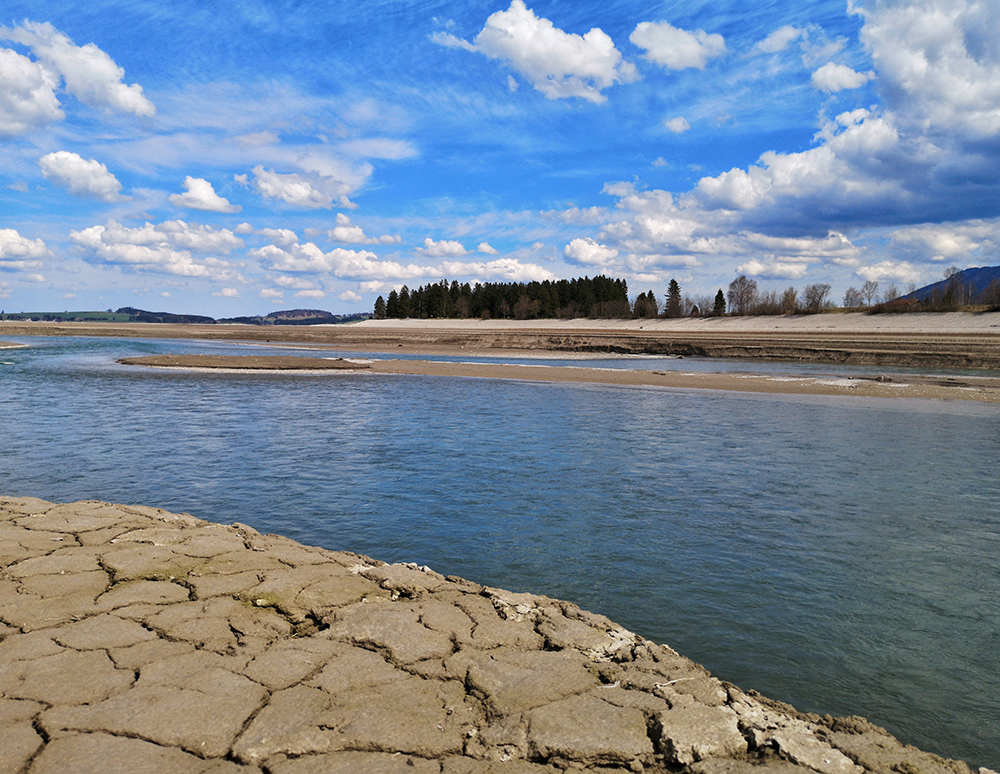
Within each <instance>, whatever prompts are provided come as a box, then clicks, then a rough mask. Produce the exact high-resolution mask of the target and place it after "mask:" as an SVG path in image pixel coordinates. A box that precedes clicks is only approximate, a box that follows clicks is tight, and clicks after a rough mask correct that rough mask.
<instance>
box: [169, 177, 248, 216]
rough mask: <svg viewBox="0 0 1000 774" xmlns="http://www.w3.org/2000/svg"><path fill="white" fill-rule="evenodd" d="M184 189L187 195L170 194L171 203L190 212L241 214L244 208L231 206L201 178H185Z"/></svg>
mask: <svg viewBox="0 0 1000 774" xmlns="http://www.w3.org/2000/svg"><path fill="white" fill-rule="evenodd" d="M184 188H186V189H187V193H183V194H170V203H171V204H175V205H177V206H178V207H186V208H187V209H189V210H206V211H208V212H226V213H234V212H239V211H240V210H242V209H243V208H242V207H240V206H239V205H236V204H230V203H229V202H228V201H227V200H226V199H224V198H223V197H221V196H219V195H218V194H217V193H216V192H215V189H214V188H212V184H211V183H210V182H208V181H207V180H203V179H202V178H200V177H191V176H190V175H189V176H188V177H185V178H184Z"/></svg>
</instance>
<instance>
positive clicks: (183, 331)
mask: <svg viewBox="0 0 1000 774" xmlns="http://www.w3.org/2000/svg"><path fill="white" fill-rule="evenodd" d="M0 335H7V336H30V335H49V336H62V335H68V336H128V337H152V338H179V339H206V340H226V341H245V342H258V343H268V344H271V345H282V344H286V345H296V346H309V347H316V348H327V349H340V350H349V351H365V352H391V351H399V352H406V353H417V354H419V353H427V354H456V353H462V352H465V353H483V354H502V353H516V352H607V353H623V354H625V353H630V354H655V355H668V354H677V355H685V356H702V357H750V358H764V359H769V360H776V361H783V362H822V363H844V364H854V365H879V366H890V365H897V366H921V367H954V368H989V369H1000V312H986V313H977V314H973V313H965V312H953V313H948V314H900V315H868V314H861V313H837V314H820V315H790V316H778V317H722V318H684V319H673V320H667V319H656V320H579V319H578V320H525V321H516V320H369V321H367V322H362V323H357V324H351V325H316V326H252V325H160V324H151V323H146V324H143V323H135V324H118V323H96V322H95V323H87V322H79V323H43V322H36V323H32V322H28V323H24V322H13V321H0Z"/></svg>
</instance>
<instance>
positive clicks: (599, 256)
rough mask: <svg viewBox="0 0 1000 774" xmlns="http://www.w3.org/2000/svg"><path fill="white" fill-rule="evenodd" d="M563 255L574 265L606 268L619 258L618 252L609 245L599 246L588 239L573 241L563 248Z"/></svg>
mask: <svg viewBox="0 0 1000 774" xmlns="http://www.w3.org/2000/svg"><path fill="white" fill-rule="evenodd" d="M563 255H565V256H566V257H567V258H569V260H571V261H573V263H582V264H586V265H589V266H605V265H607V264H608V263H610V262H611V261H612V260H613V259H614V258H616V257H617V256H618V251H617V250H615V249H614V248H611V247H608V246H607V245H602V244H598V243H597V242H595V241H594V240H593V239H590V238H589V237H588V238H585V239H574V240H573V241H571V242H570V243H569V244H568V245H566V247H564V248H563Z"/></svg>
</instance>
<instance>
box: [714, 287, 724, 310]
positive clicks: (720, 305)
mask: <svg viewBox="0 0 1000 774" xmlns="http://www.w3.org/2000/svg"><path fill="white" fill-rule="evenodd" d="M725 313H726V294H725V293H723V292H722V288H719V292H718V293H716V294H715V305H714V306H713V307H712V314H714V315H715V316H716V317H722V316H723V315H724V314H725Z"/></svg>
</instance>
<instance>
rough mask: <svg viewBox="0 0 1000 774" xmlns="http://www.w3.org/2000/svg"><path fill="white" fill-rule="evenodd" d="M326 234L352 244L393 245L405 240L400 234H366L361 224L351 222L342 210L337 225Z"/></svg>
mask: <svg viewBox="0 0 1000 774" xmlns="http://www.w3.org/2000/svg"><path fill="white" fill-rule="evenodd" d="M326 234H327V236H328V237H329V238H330V239H332V240H333V241H334V242H344V243H345V244H352V245H380V244H381V245H393V244H399V243H400V242H402V241H403V240H402V239H401V238H400V237H398V236H387V235H383V236H380V237H370V236H368V235H367V234H365V232H364V229H362V228H361V226H357V225H355V224H353V223H351V219H350V218H349V217H348V216H347V215H345V214H344V213H342V212H338V213H337V225H336V227H335V228H332V229H330V230H329V231H327V232H326Z"/></svg>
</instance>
